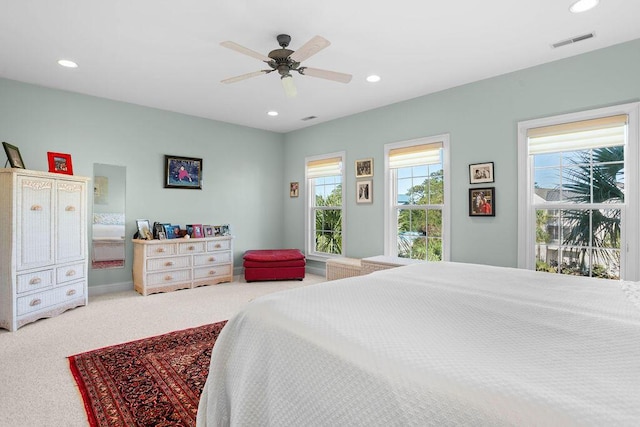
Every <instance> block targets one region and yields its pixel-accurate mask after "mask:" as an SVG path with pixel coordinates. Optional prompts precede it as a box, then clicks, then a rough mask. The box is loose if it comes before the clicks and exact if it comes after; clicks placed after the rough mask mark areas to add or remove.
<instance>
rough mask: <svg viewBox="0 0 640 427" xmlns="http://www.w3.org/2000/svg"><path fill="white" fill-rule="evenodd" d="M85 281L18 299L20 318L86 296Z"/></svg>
mask: <svg viewBox="0 0 640 427" xmlns="http://www.w3.org/2000/svg"><path fill="white" fill-rule="evenodd" d="M84 286H85V281H84V280H82V281H80V282H76V283H73V284H70V285H67V286H63V287H60V288H54V289H50V290H47V291H42V292H37V293H35V294H31V295H26V296H23V297H19V298H18V299H17V303H16V305H17V311H18V316H22V315H25V314H29V313H33V312H35V311H40V310H43V309H45V308H48V307H52V306H55V305H58V304H63V303H64V302H66V301H70V300H73V299H77V298H78V297H81V296H83V295H84Z"/></svg>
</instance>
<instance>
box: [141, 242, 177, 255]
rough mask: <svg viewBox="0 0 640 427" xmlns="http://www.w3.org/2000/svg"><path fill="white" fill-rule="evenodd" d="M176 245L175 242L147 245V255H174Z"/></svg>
mask: <svg viewBox="0 0 640 427" xmlns="http://www.w3.org/2000/svg"><path fill="white" fill-rule="evenodd" d="M176 246H177V245H176V244H175V243H165V244H161V245H148V246H147V256H148V257H155V256H168V255H175V254H176Z"/></svg>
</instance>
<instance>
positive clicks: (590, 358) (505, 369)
mask: <svg viewBox="0 0 640 427" xmlns="http://www.w3.org/2000/svg"><path fill="white" fill-rule="evenodd" d="M638 424H640V291H639V289H638V284H637V283H632V282H619V281H603V280H599V279H589V278H581V277H574V276H564V275H551V274H548V273H538V272H534V271H528V270H520V269H511V268H503V267H491V266H481V265H473V264H462V263H453V262H442V263H421V264H415V265H409V266H406V267H400V268H395V269H390V270H383V271H378V272H375V273H372V274H369V275H365V276H357V277H350V278H346V279H341V280H336V281H332V282H325V283H320V284H316V285H310V286H306V287H302V288H298V289H293V290H288V291H282V292H278V293H274V294H271V295H267V296H264V297H261V298H259V299H256V300H254V301H252V302H251V303H249V304H248V305H247V306H246V307H245V308H244V309H243V310H241V311H240V312H239V313H238V314H237V315H235V316H234V317H232V318H231V319H230V320H229V322H228V323H227V325H226V326H225V328H224V329H223V331H222V333H221V335H220V337H219V338H218V341H217V342H216V344H215V347H214V349H213V354H212V359H211V366H210V371H209V376H208V379H207V382H206V384H205V387H204V390H203V393H202V395H201V400H200V405H199V409H198V417H197V425H198V426H225V425H236V426H245V425H277V426H300V425H326V426H426V425H434V426H442V425H475V426H477V425H491V426H499V425H519V426H523V425H562V426H571V425H594V426H596V425H600V426H602V425H638Z"/></svg>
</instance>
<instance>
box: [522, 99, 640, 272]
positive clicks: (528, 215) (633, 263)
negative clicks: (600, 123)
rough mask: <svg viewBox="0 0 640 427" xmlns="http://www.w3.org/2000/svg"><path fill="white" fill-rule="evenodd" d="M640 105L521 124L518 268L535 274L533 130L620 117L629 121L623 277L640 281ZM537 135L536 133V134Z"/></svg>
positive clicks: (622, 243) (622, 257) (625, 184)
mask: <svg viewBox="0 0 640 427" xmlns="http://www.w3.org/2000/svg"><path fill="white" fill-rule="evenodd" d="M639 106H640V103H629V104H622V105H617V106H612V107H606V108H599V109H594V110H589V111H583V112H577V113H571V114H563V115H559V116H553V117H546V118H541V119H535V120H528V121H523V122H520V123H518V267H519V268H526V269H529V270H535V268H536V265H535V263H536V258H535V253H534V250H535V242H536V215H535V208H534V207H533V200H534V195H533V191H534V185H533V184H534V176H533V173H534V168H533V164H532V160H531V157H530V153H529V141H528V137H529V136H530V135H531V132H532V129H535V128H542V127H548V126H561V125H563V124H568V123H575V122H580V121H586V120H594V119H600V118H605V117H613V116H617V115H626V116H627V117H628V125H627V134H626V145H625V156H624V157H625V178H624V186H625V191H624V193H625V202H624V204H623V205H624V206H623V208H624V209H623V221H624V223H623V229H622V230H621V246H620V248H621V262H620V277H621V279H623V280H634V281H637V280H640V263H639V262H638V261H637V260H638V259H640V247H639V245H640V194H639V192H640V156H639V152H640V150H639V137H638V126H639V122H640V117H639V111H640V108H639ZM533 132H534V133H535V131H533Z"/></svg>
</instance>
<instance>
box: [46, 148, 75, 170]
mask: <svg viewBox="0 0 640 427" xmlns="http://www.w3.org/2000/svg"><path fill="white" fill-rule="evenodd" d="M47 158H48V160H49V172H54V173H63V174H66V175H73V164H72V163H71V154H66V153H54V152H52V151H48V152H47Z"/></svg>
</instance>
